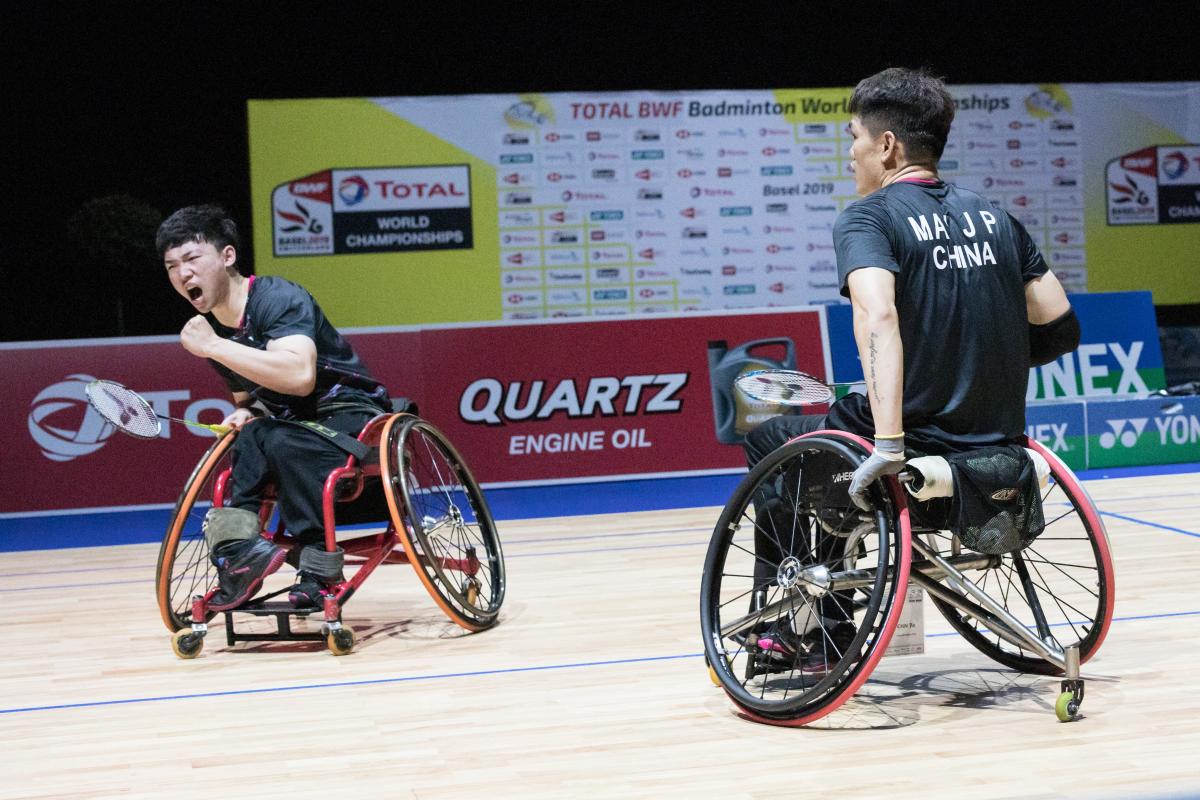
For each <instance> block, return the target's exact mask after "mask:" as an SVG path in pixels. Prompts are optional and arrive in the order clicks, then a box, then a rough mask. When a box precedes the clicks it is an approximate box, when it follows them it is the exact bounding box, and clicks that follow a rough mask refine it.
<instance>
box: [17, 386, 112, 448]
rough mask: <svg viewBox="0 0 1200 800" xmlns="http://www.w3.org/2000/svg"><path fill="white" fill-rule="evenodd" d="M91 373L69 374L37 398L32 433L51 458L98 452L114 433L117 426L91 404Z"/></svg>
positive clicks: (32, 414)
mask: <svg viewBox="0 0 1200 800" xmlns="http://www.w3.org/2000/svg"><path fill="white" fill-rule="evenodd" d="M92 380H95V379H94V378H92V376H91V375H68V376H67V379H66V380H65V381H62V382H61V383H55V384H53V385H51V386H47V387H46V388H45V389H43V390H42V391H41V392H39V393H38V396H37V397H35V398H33V407H32V408H31V409H30V410H29V435H30V436H32V437H33V440H34V441H35V442H36V443H37V445H38V447H40V448H41V449H42V455H44V456H45V457H46V458H48V459H50V460H51V461H70V460H71V459H73V458H77V457H79V456H86V455H88V454H89V453H94V452H96V451H97V450H99V449H100V448H101V447H103V446H104V443H105V442H106V441H107V440H108V438H109V437H110V436H112V434H113V426H112V425H110V424H109V423H107V422H105V420H104V417H102V416H100V414H99V413H97V412H96V409H94V408H92V407H91V405H89V404H88V401H87V395H86V394H85V392H84V387H86V386H87V385H88V383H89V382H91V381H92Z"/></svg>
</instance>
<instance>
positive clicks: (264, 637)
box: [225, 602, 340, 645]
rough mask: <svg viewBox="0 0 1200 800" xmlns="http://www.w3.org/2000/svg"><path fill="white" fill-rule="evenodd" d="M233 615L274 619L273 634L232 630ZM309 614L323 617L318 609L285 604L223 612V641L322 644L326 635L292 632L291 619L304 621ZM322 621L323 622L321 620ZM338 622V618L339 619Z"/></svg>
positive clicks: (274, 603) (258, 604)
mask: <svg viewBox="0 0 1200 800" xmlns="http://www.w3.org/2000/svg"><path fill="white" fill-rule="evenodd" d="M234 614H249V615H250V616H253V617H274V618H275V632H274V633H241V632H238V631H236V630H234V628H233V615H234ZM310 614H319V615H323V611H322V609H320V608H294V607H293V606H292V604H291V603H286V602H257V603H250V604H248V605H244V606H242V607H241V608H235V609H232V610H230V611H226V612H225V640H226V641H227V642H228V643H229V644H230V645H233V644H234V643H235V642H323V641H325V636H326V634H324V633H320V632H318V631H293V630H292V625H291V619H292V617H296V618H297V619H306V618H307V617H308V616H309V615H310ZM322 621H324V620H323V619H322ZM339 621H340V617H339Z"/></svg>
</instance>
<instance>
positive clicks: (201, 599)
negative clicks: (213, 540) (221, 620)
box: [155, 413, 505, 658]
mask: <svg viewBox="0 0 1200 800" xmlns="http://www.w3.org/2000/svg"><path fill="white" fill-rule="evenodd" d="M251 424H253V423H251ZM236 435H237V434H236V432H233V433H231V434H228V435H226V436H224V437H222V438H220V439H218V440H217V441H216V442H215V443H213V445H212V446H211V447H210V448H209V450H208V452H206V453H205V454H204V457H203V458H202V459H201V460H200V463H199V464H198V465H197V466H196V468H195V470H194V471H193V472H192V476H191V477H190V478H189V480H188V482H187V484H186V485H185V487H184V490H183V492H182V493H181V494H180V497H179V501H178V503H177V504H176V507H175V512H174V514H173V515H172V519H171V523H170V525H169V526H168V528H167V533H166V536H165V537H164V539H163V543H162V546H161V548H160V551H159V559H158V567H157V570H156V578H155V583H156V592H157V598H158V605H159V611H160V613H161V615H162V619H163V622H164V623H165V624H166V626H167V628H168V629H169V630H171V631H172V632H173V633H174V635H173V639H172V646H173V648H174V650H175V652H176V654H177V655H179V656H180V657H181V658H193V657H195V656H196V655H198V654H199V652H200V650H201V649H202V647H203V640H204V637H205V634H206V633H207V629H208V626H207V623H208V622H209V621H210V620H211V619H212V618H213V617H214V616H215V612H213V611H211V610H209V608H208V604H209V602H210V601H211V599H212V597H213V595H214V594H215V593H216V589H217V587H216V571H215V568H214V567H212V565H211V562H210V559H209V553H208V547H207V543H206V542H205V539H204V536H203V532H202V530H201V527H200V523H201V520H202V517H203V514H202V513H200V512H199V511H198V510H197V506H199V505H201V504H202V503H203V501H204V500H205V499H208V500H210V501H211V503H212V505H213V506H214V507H219V506H222V505H224V504H225V503H226V502H227V499H228V495H229V480H230V474H231V470H230V467H229V456H230V454H231V451H232V447H233V444H234V441H235V438H236ZM358 440H359V441H360V442H362V443H363V444H365V445H367V446H368V447H369V448H370V453H369V455H368V456H367V457H366V458H365V459H363V460H362V461H361V462H360V461H359V459H358V458H356V457H355V456H353V455H349V456H347V459H346V463H345V464H344V465H343V466H341V467H339V468H337V469H335V470H333V471H332V472H331V473H330V474H329V476H328V477H327V478H326V480H325V487H324V492H323V514H324V523H325V547H326V550H328V551H330V552H332V551H334V550H336V548H338V547H341V548H342V549H343V551H344V553H345V564H346V566H357V567H358V569H357V570H355V571H353V572H352V573H351V574H350V577H349V578H348V579H345V580H342V581H339V582H338V583H337V584H336V585H334V586H332V587H330V588H329V591H328V592H327V593H326V594H325V596H324V603H323V607H322V608H321V609H312V610H297V609H294V608H292V607H291V606H290V605H289V604H288V603H286V602H270V600H271V598H273V597H275V596H276V595H278V594H282V591H280V592H275V593H273V594H270V595H266V596H262V597H259V598H256V599H253V600H251V601H249V602H248V603H246V604H243V605H242V606H240V607H239V608H237V609H233V610H232V611H228V612H225V614H226V616H225V629H226V637H227V641H228V643H229V644H230V645H232V644H234V643H235V642H237V641H296V640H320V639H324V640H325V641H326V644H327V645H328V647H329V649H330V650H331V651H332V652H333V653H334V654H335V655H343V654H345V653H348V652H350V650H351V649H352V648H353V646H354V643H355V642H354V633H353V630H352V629H351V628H349V627H346V626H344V625H343V624H342V622H341V617H342V610H343V608H344V607H345V605H346V603H347V602H348V601H349V600H350V598H351V597H353V596H354V594H355V593H356V592H357V591H358V590H359V589H360V588H361V587H362V585H363V584H364V583H365V582H366V580H367V579H368V578H369V577H370V576H371V575H372V573H374V571H375V569H376V568H377V567H379V566H380V565H382V564H411V565H412V566H413V568H414V569H415V570H416V573H417V576H418V578H419V579H420V580H421V583H422V584H423V585H424V587H425V588H426V590H427V591H428V592H429V594H430V595H431V596H432V597H433V599H434V601H435V602H436V603H437V605H438V607H439V608H440V609H441V610H442V611H443V613H445V614H446V616H447V617H449V618H450V619H451V620H452V621H453V622H455V623H456V624H458V625H459V626H461V627H462V628H464V629H466V630H468V631H472V632H474V631H481V630H484V629H486V628H489V627H491V626H493V625H494V624H495V623H496V621H497V617H498V613H499V610H500V605H501V603H502V602H503V599H504V590H505V578H504V558H503V553H502V551H501V547H500V540H499V537H498V535H497V533H496V527H495V523H494V521H493V520H492V517H491V513H490V511H489V510H488V507H487V503H486V501H485V499H484V497H483V493H482V491H481V490H480V488H479V485H478V483H477V482H476V481H475V478H474V476H473V475H472V474H471V472H470V470H469V469H468V468H467V466H466V463H465V462H464V461H463V459H462V457H461V455H459V453H458V452H457V451H456V450H455V449H454V447H453V446H452V445H451V444H450V442H449V441H448V440H447V439H446V437H445V436H444V435H443V434H441V433H440V432H439V431H438V430H437V429H436V428H434V427H433V426H432V425H430V424H429V423H428V422H427V421H425V420H423V419H421V418H419V417H416V416H413V415H411V414H404V413H397V414H380V415H379V416H376V417H375V418H373V419H372V420H371V421H370V422H368V423H367V425H366V426H365V427H364V428H363V430H362V431H361V433H360V434H359V436H358ZM369 491H382V494H383V499H384V501H385V502H384V503H380V502H379V501H378V498H377V497H371V496H369V495H366V494H364V493H365V492H369ZM271 497H272V496H271V494H270V493H269V494H268V499H267V500H266V501H265V502H264V503H263V506H262V508H261V510H260V512H259V517H260V519H261V521H262V525H263V527H264V532H263V535H264V536H265V537H266V538H268V539H271V540H272V541H273V542H274V543H275V544H278V545H280V546H282V547H285V548H288V549H291V548H292V547H293V546H294V545H295V539H294V538H293V537H292V536H291V534H290V533H289V532H287V531H286V530H285V529H284V527H283V524H282V522H279V523H278V524H277V525H276V526H275V528H274V530H268V529H267V526H268V525H269V524H270V521H271V518H272V516H273V515H274V505H275V503H274V501H273V500H272V499H271ZM339 510H341V511H342V516H343V517H347V516H348V517H349V519H350V523H360V522H368V521H377V522H385V521H386V525H387V527H386V529H385V530H383V531H379V532H375V533H369V534H365V535H361V536H354V537H352V538H346V539H343V540H342V541H340V542H339V541H338V540H337V525H338V518H339ZM356 513H357V514H359V515H360V516H365V517H366V518H363V519H359V518H357V517H356V516H355V514H356ZM380 517H385V519H380ZM350 523H347V522H346V521H345V520H343V524H350ZM481 551H482V552H481ZM283 591H286V590H283ZM238 613H240V614H251V615H255V616H273V617H274V618H275V620H276V624H277V632H276V633H273V634H264V633H241V632H237V631H235V629H234V626H233V615H234V614H238ZM313 613H321V614H322V617H323V625H322V627H321V633H320V634H316V633H297V632H293V631H292V630H291V626H290V622H289V620H290V618H291V617H298V618H304V617H307V616H308V615H309V614H313Z"/></svg>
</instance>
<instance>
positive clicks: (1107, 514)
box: [1100, 511, 1200, 539]
mask: <svg viewBox="0 0 1200 800" xmlns="http://www.w3.org/2000/svg"><path fill="white" fill-rule="evenodd" d="M1100 516H1102V517H1113V518H1114V519H1120V520H1124V521H1126V522H1136V523H1137V524H1138V525H1146V526H1148V527H1150V528H1161V529H1162V530H1164V531H1171V532H1172V533H1182V534H1183V535H1184V536H1192V537H1195V538H1197V539H1200V533H1196V532H1195V531H1185V530H1184V529H1183V528H1173V527H1171V526H1170V525H1160V524H1159V523H1157V522H1147V521H1146V520H1144V519H1135V518H1134V517H1127V516H1125V515H1124V514H1114V513H1113V512H1111V511H1101V512H1100Z"/></svg>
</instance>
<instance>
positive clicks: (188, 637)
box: [171, 628, 204, 659]
mask: <svg viewBox="0 0 1200 800" xmlns="http://www.w3.org/2000/svg"><path fill="white" fill-rule="evenodd" d="M171 649H172V650H174V651H175V655H177V656H179V657H180V658H184V659H187V658H195V657H196V656H198V655H200V651H201V650H203V649H204V634H202V633H196V632H195V631H193V630H192V629H191V628H184V629H183V630H178V631H175V633H174V634H172V635H171Z"/></svg>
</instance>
